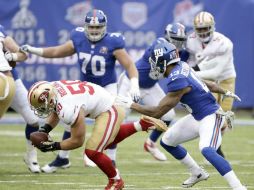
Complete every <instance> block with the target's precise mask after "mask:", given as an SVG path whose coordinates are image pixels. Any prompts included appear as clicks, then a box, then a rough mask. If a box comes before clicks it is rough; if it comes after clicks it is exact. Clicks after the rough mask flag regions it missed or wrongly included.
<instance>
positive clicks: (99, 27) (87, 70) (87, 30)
mask: <svg viewBox="0 0 254 190" xmlns="http://www.w3.org/2000/svg"><path fill="white" fill-rule="evenodd" d="M106 29H107V17H106V15H105V14H104V13H103V11H101V10H96V9H94V10H92V11H89V12H88V13H87V15H86V17H85V25H84V27H77V28H75V29H74V30H73V31H72V32H71V35H70V36H71V37H70V38H71V39H70V40H69V41H67V42H66V43H64V44H62V45H59V46H54V47H46V48H36V47H32V46H29V45H24V46H22V49H23V51H25V52H28V53H32V54H36V55H38V56H42V57H47V58H59V57H66V56H70V55H73V54H75V53H76V54H77V56H78V63H79V65H80V70H81V80H85V81H88V82H93V83H95V84H98V85H100V86H102V87H104V88H105V89H106V90H108V91H109V92H110V93H112V94H114V95H116V94H117V76H116V71H115V62H116V60H118V61H119V63H120V64H121V65H122V66H123V67H124V68H125V69H126V71H127V72H128V75H129V76H130V79H131V86H130V88H129V89H128V90H129V92H130V94H131V96H132V98H133V100H134V101H138V100H139V96H140V92H139V83H138V72H137V69H136V67H135V64H134V62H133V61H132V60H131V58H130V56H129V55H128V54H127V52H126V50H125V41H124V37H123V36H122V35H121V34H120V33H108V32H107V30H106ZM69 137H70V132H68V131H65V134H64V139H66V138H69ZM68 155H69V154H68V152H67V151H60V153H59V155H58V157H57V158H56V160H55V161H53V162H52V163H50V164H49V165H46V166H45V167H43V168H42V170H43V171H44V172H48V173H50V172H54V171H56V169H57V168H59V167H65V166H69V160H68ZM108 156H109V157H110V158H111V160H112V161H113V162H114V161H115V160H116V148H115V147H112V149H110V150H109V151H108Z"/></svg>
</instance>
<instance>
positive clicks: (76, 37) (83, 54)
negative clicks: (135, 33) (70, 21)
mask: <svg viewBox="0 0 254 190" xmlns="http://www.w3.org/2000/svg"><path fill="white" fill-rule="evenodd" d="M71 40H72V42H73V44H74V48H75V51H76V53H77V55H78V63H79V65H80V68H81V80H82V81H88V82H92V83H95V84H97V85H100V86H106V85H108V84H111V83H115V82H116V80H117V78H116V71H115V62H116V58H115V56H114V55H113V52H114V51H115V50H117V49H123V48H124V47H125V41H124V38H123V36H122V35H121V34H120V33H107V34H106V35H105V36H104V37H103V38H102V39H101V40H100V41H98V42H95V43H93V42H91V41H89V40H88V39H87V37H86V36H85V33H84V28H82V27H77V28H76V29H74V30H73V31H72V32H71Z"/></svg>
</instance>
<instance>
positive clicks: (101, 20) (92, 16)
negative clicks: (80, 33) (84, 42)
mask: <svg viewBox="0 0 254 190" xmlns="http://www.w3.org/2000/svg"><path fill="white" fill-rule="evenodd" d="M84 28H85V34H86V37H87V38H88V39H89V40H90V41H92V42H97V41H99V40H101V39H102V38H103V37H104V36H105V34H106V32H107V16H106V15H105V14H104V13H103V11H101V10H97V9H93V10H91V11H89V12H88V13H87V14H86V18H85V26H84Z"/></svg>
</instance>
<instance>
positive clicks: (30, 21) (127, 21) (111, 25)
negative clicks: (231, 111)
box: [0, 0, 254, 107]
mask: <svg viewBox="0 0 254 190" xmlns="http://www.w3.org/2000/svg"><path fill="white" fill-rule="evenodd" d="M92 8H97V9H101V10H103V11H104V12H105V14H106V15H107V17H108V31H109V32H121V33H122V34H123V35H124V36H125V40H126V49H127V50H128V52H129V54H130V55H131V57H132V58H133V59H134V60H137V59H138V58H139V57H140V56H142V53H143V52H144V49H145V48H146V47H147V46H149V45H150V44H151V43H152V41H153V40H155V39H156V38H157V37H161V36H163V35H164V28H165V27H166V25H167V24H169V23H171V22H181V23H182V24H184V25H185V26H186V27H187V30H188V31H190V30H192V21H193V18H194V16H195V15H196V14H197V13H198V12H199V11H202V10H205V11H209V12H211V13H212V14H213V15H214V17H215V21H216V30H217V31H219V32H221V33H223V34H225V35H226V36H228V37H229V38H230V39H231V40H232V41H233V43H234V56H235V57H234V60H235V67H236V71H237V80H236V93H237V94H238V95H239V96H240V97H241V98H242V102H239V103H235V105H234V106H235V107H253V106H254V96H253V95H252V94H254V88H253V82H254V75H253V72H254V64H253V63H254V54H253V47H254V39H253V38H254V35H253V31H254V12H253V8H254V2H253V1H251V0H245V1H242V0H235V1H232V0H224V1H219V0H214V1H209V0H203V1H201V0H170V1H165V0H156V1H154V0H139V1H134V0H106V1H101V0H93V1H84V0H83V1H81V0H68V1H65V0H54V1H52V0H36V1H35V0H12V1H8V3H6V1H5V0H0V13H1V14H0V18H1V23H0V24H1V25H3V26H4V27H5V29H6V32H7V33H8V35H10V36H12V37H13V38H14V39H15V40H16V41H17V42H18V43H19V44H20V45H22V44H30V45H32V46H36V47H46V46H54V45H59V44H62V43H64V42H66V41H67V40H68V39H69V33H70V31H71V30H72V29H73V28H75V27H77V26H83V24H84V18H85V14H86V13H87V12H88V11H89V10H90V9H92ZM243 21H244V22H243ZM118 67H119V68H118V70H119V72H120V71H121V67H120V66H118ZM16 68H17V70H18V72H19V75H20V78H21V79H22V80H23V81H24V84H25V86H26V87H30V86H31V84H33V83H34V82H36V81H39V80H49V81H53V80H60V79H79V76H80V69H79V66H78V64H77V57H76V55H73V56H70V57H66V58H58V59H46V58H41V57H38V56H36V55H30V56H29V59H28V60H26V62H24V63H20V64H18V66H17V67H16ZM164 83H165V82H164V81H162V82H161V85H162V86H163V87H164V86H165V84H164Z"/></svg>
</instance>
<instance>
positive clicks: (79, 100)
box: [53, 80, 114, 125]
mask: <svg viewBox="0 0 254 190" xmlns="http://www.w3.org/2000/svg"><path fill="white" fill-rule="evenodd" d="M53 86H54V87H55V89H56V91H57V93H56V94H57V107H56V111H57V114H58V116H59V119H60V120H62V121H63V122H64V123H65V124H67V125H72V124H74V122H75V121H76V119H77V117H78V114H79V111H80V108H81V107H82V108H83V109H84V110H85V115H86V117H90V118H96V117H97V116H98V115H99V114H101V113H102V112H106V111H107V110H109V109H110V108H111V106H112V105H113V103H114V97H113V96H112V95H111V94H110V93H109V92H107V91H106V90H105V89H104V88H102V87H100V86H98V85H96V84H94V83H90V82H86V81H78V80H75V81H70V80H61V81H55V82H53Z"/></svg>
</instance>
